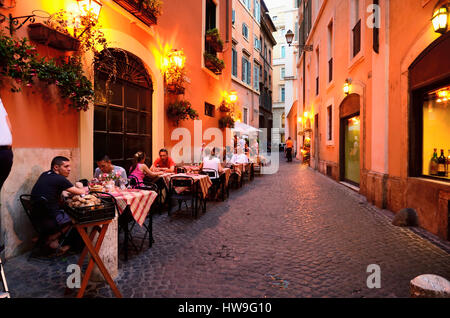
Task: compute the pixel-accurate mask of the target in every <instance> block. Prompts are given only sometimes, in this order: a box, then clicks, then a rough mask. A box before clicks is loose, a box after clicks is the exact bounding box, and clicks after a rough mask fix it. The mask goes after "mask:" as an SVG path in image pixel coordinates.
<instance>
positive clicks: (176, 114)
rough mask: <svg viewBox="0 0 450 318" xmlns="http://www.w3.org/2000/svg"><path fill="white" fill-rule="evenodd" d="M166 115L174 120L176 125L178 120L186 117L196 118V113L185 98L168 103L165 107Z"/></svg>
mask: <svg viewBox="0 0 450 318" xmlns="http://www.w3.org/2000/svg"><path fill="white" fill-rule="evenodd" d="M167 117H169V118H170V119H171V120H173V121H174V122H175V124H176V125H177V126H178V124H179V122H180V121H182V120H186V119H189V118H190V119H192V120H194V119H198V113H197V111H196V110H195V109H193V108H192V106H191V103H190V102H188V101H186V100H181V101H176V102H174V103H171V104H169V107H168V108H167Z"/></svg>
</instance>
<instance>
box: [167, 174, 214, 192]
mask: <svg viewBox="0 0 450 318" xmlns="http://www.w3.org/2000/svg"><path fill="white" fill-rule="evenodd" d="M162 177H163V178H164V182H165V183H166V186H167V188H169V183H170V179H171V178H173V177H191V178H192V179H194V182H199V184H200V190H201V191H202V195H203V198H206V196H207V195H208V189H209V188H210V187H211V186H212V181H211V179H210V178H209V176H207V175H203V174H187V173H178V174H174V173H166V174H164V175H162ZM184 190H185V189H184V188H176V189H175V191H176V192H177V193H181V192H183V191H184Z"/></svg>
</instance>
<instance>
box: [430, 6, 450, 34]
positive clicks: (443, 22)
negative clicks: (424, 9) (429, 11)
mask: <svg viewBox="0 0 450 318" xmlns="http://www.w3.org/2000/svg"><path fill="white" fill-rule="evenodd" d="M431 22H432V23H433V29H434V32H436V33H441V34H444V33H445V32H447V28H448V8H447V5H443V6H441V7H436V8H435V9H434V11H433V17H432V18H431Z"/></svg>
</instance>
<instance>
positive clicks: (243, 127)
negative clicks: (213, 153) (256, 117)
mask: <svg viewBox="0 0 450 318" xmlns="http://www.w3.org/2000/svg"><path fill="white" fill-rule="evenodd" d="M233 130H234V131H236V132H240V133H243V134H248V133H252V132H260V131H262V130H261V129H258V128H255V127H252V126H250V125H247V124H244V123H241V122H235V123H234V128H233Z"/></svg>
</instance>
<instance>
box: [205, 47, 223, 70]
mask: <svg viewBox="0 0 450 318" xmlns="http://www.w3.org/2000/svg"><path fill="white" fill-rule="evenodd" d="M204 57H205V66H206V67H207V68H208V69H210V70H211V71H212V72H214V73H215V74H217V75H220V74H222V70H223V69H224V68H225V62H224V61H223V60H221V59H219V58H217V56H215V55H213V54H211V53H208V52H205V54H204Z"/></svg>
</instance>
